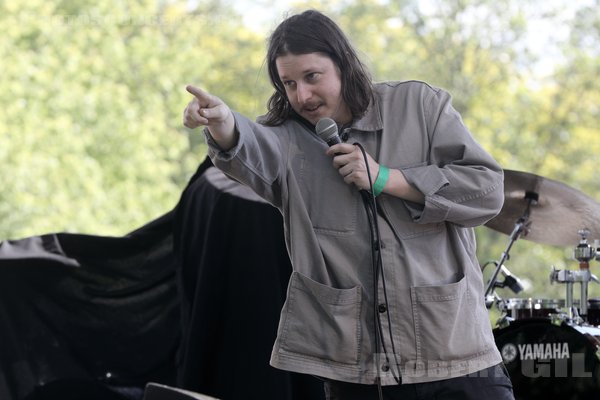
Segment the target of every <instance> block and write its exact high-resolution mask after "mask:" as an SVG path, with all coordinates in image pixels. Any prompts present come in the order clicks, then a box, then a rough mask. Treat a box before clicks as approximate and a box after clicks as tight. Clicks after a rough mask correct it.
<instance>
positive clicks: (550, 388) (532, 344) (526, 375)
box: [494, 319, 600, 400]
mask: <svg viewBox="0 0 600 400" xmlns="http://www.w3.org/2000/svg"><path fill="white" fill-rule="evenodd" d="M494 337H495V340H496V345H497V347H498V350H500V353H501V354H502V359H503V361H504V364H505V365H506V368H507V369H508V372H509V375H510V378H511V381H512V383H513V389H514V393H515V399H517V400H538V399H540V400H541V399H543V400H546V399H548V398H552V399H560V400H562V399H569V400H584V399H586V400H587V399H589V400H592V399H594V400H597V399H599V398H600V360H599V358H598V355H599V354H600V328H597V327H592V326H579V325H571V324H568V323H562V324H561V325H555V324H553V323H552V322H551V320H550V319H546V320H544V319H522V320H517V321H513V322H511V323H510V325H508V326H507V327H504V328H497V329H494Z"/></svg>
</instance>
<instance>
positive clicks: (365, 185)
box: [315, 118, 379, 190]
mask: <svg viewBox="0 0 600 400" xmlns="http://www.w3.org/2000/svg"><path fill="white" fill-rule="evenodd" d="M315 130H316V132H317V135H318V136H319V137H320V138H321V139H323V141H325V143H327V144H328V145H329V149H328V150H327V155H329V156H333V166H334V168H336V169H337V170H338V172H339V173H340V175H342V176H343V177H344V182H346V183H347V184H354V185H355V186H356V187H358V188H359V189H361V190H362V189H364V190H370V189H371V185H370V183H369V175H368V173H367V166H366V164H365V158H364V157H363V153H362V152H361V151H360V149H359V148H358V147H357V146H355V145H353V144H349V143H342V141H341V139H340V136H339V134H338V127H337V124H336V123H335V121H334V120H332V119H331V118H322V119H320V120H319V122H317V125H316V127H315ZM366 158H367V162H368V163H369V172H370V173H371V179H372V180H373V181H375V178H376V177H377V173H378V172H379V164H378V163H377V162H375V160H373V158H372V157H371V156H370V155H369V154H368V153H367V154H366Z"/></svg>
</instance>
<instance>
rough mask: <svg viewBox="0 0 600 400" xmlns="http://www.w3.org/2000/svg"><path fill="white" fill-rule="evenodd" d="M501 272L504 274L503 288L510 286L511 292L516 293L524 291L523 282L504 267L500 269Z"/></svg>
mask: <svg viewBox="0 0 600 400" xmlns="http://www.w3.org/2000/svg"><path fill="white" fill-rule="evenodd" d="M500 272H502V275H503V276H504V282H502V283H501V285H502V287H506V286H508V287H509V288H510V290H512V291H513V292H515V293H519V292H520V291H522V290H523V289H524V287H523V284H522V283H521V280H520V279H519V278H517V276H515V275H513V274H511V273H510V271H509V270H508V268H506V267H505V266H504V265H503V266H502V267H501V268H500Z"/></svg>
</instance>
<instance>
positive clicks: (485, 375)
mask: <svg viewBox="0 0 600 400" xmlns="http://www.w3.org/2000/svg"><path fill="white" fill-rule="evenodd" d="M382 393H383V399H384V400H514V395H513V391H512V384H511V382H510V378H509V376H508V372H507V371H506V368H505V367H504V365H503V364H498V365H496V366H493V367H490V368H487V369H484V370H482V371H479V372H477V373H474V374H471V375H466V376H461V377H458V378H452V379H445V380H441V381H435V382H427V383H413V384H406V385H392V386H383V387H382ZM325 396H326V398H327V399H328V400H378V399H379V391H378V389H377V385H359V384H354V383H346V382H338V381H331V380H327V381H325Z"/></svg>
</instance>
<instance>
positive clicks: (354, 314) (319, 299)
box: [280, 272, 361, 364]
mask: <svg viewBox="0 0 600 400" xmlns="http://www.w3.org/2000/svg"><path fill="white" fill-rule="evenodd" d="M360 313H361V288H360V286H356V287H353V288H350V289H336V288H332V287H329V286H326V285H323V284H321V283H318V282H315V281H313V280H312V279H310V278H308V277H307V276H304V275H302V274H300V273H298V272H293V273H292V276H291V278H290V286H289V291H288V297H287V300H286V303H285V306H284V309H283V311H282V316H283V317H284V318H285V320H284V323H283V329H282V332H281V338H280V340H281V350H282V351H285V352H290V353H296V354H299V355H303V356H308V357H316V358H319V359H323V360H328V361H333V362H337V363H342V364H357V363H358V360H359V357H360V348H359V344H360V335H361V332H360Z"/></svg>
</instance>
